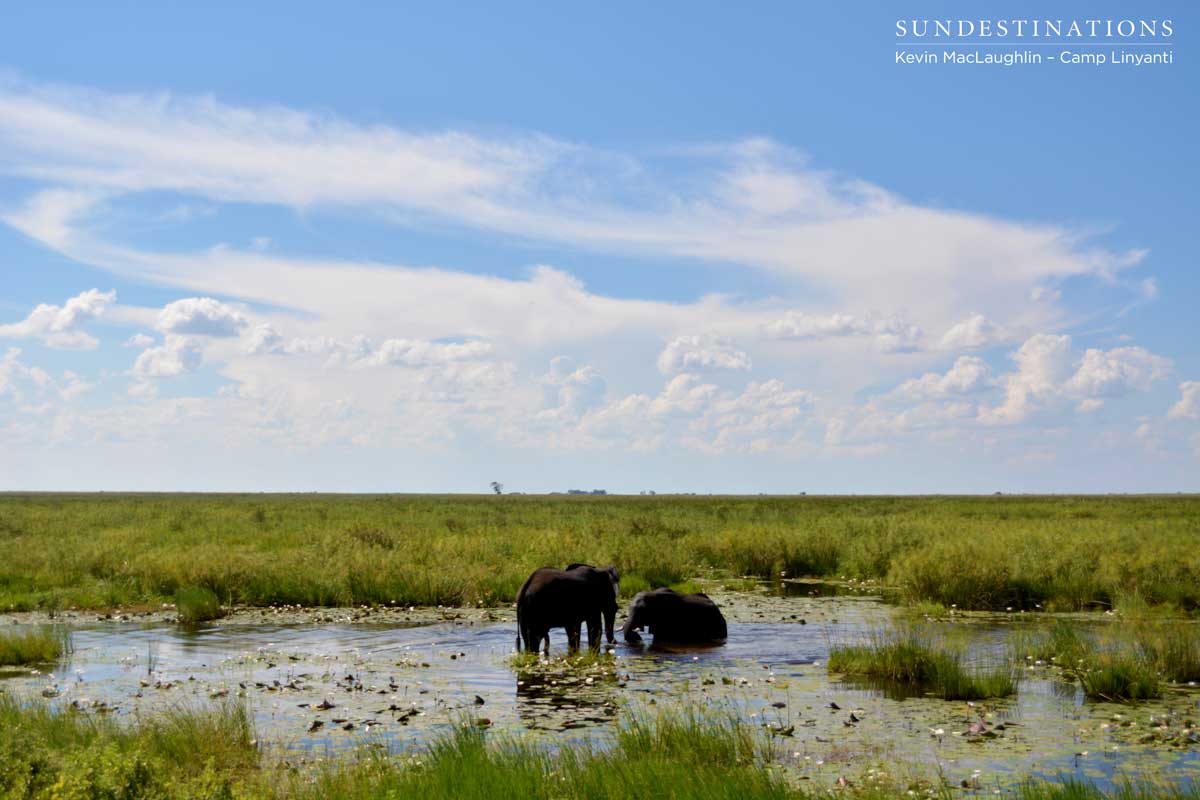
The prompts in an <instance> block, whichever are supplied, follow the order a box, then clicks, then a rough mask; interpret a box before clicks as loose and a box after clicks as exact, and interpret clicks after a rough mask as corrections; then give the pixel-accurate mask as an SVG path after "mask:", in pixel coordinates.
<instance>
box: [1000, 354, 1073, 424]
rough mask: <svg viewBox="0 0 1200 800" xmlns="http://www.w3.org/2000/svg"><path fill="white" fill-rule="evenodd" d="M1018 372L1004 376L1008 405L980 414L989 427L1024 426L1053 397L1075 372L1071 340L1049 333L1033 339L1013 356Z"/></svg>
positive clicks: (1003, 404) (1005, 397)
mask: <svg viewBox="0 0 1200 800" xmlns="http://www.w3.org/2000/svg"><path fill="white" fill-rule="evenodd" d="M1012 359H1013V361H1015V362H1016V364H1017V371H1016V372H1013V373H1008V374H1007V375H1004V376H1003V377H1002V379H1001V381H1002V383H1003V385H1004V402H1003V403H1001V404H1000V405H999V406H996V407H994V408H987V409H983V410H981V411H980V419H981V420H982V421H984V422H987V423H995V424H1003V423H1014V422H1020V421H1021V420H1024V419H1025V418H1026V417H1028V416H1029V415H1030V414H1031V413H1032V412H1033V411H1034V410H1035V409H1036V408H1037V407H1038V406H1039V404H1040V403H1042V402H1045V401H1046V400H1048V399H1049V398H1051V397H1053V396H1054V395H1055V394H1056V393H1057V392H1058V389H1059V385H1060V384H1061V383H1062V381H1064V380H1065V379H1066V377H1067V375H1069V374H1070V370H1071V337H1070V336H1065V335H1056V334H1048V333H1039V334H1035V335H1034V336H1031V337H1030V338H1029V339H1027V340H1026V341H1025V343H1024V344H1022V345H1021V347H1020V348H1019V349H1018V350H1017V351H1016V352H1015V353H1013V354H1012Z"/></svg>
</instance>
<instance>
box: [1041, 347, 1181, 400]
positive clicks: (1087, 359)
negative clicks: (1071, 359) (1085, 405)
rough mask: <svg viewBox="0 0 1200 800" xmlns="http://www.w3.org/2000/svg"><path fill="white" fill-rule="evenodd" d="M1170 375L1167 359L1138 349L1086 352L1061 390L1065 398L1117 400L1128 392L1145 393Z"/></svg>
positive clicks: (1093, 349)
mask: <svg viewBox="0 0 1200 800" xmlns="http://www.w3.org/2000/svg"><path fill="white" fill-rule="evenodd" d="M1170 373H1171V361H1170V359H1166V358H1163V357H1161V356H1156V355H1154V354H1153V353H1151V352H1149V351H1147V350H1145V349H1143V348H1141V347H1118V348H1116V349H1115V350H1108V351H1104V350H1097V349H1095V348H1089V349H1088V351H1087V352H1086V353H1084V354H1083V361H1082V363H1080V365H1079V369H1078V370H1077V371H1076V372H1075V374H1074V375H1072V376H1071V378H1070V380H1068V381H1067V383H1066V386H1065V387H1064V389H1065V390H1066V392H1067V393H1068V394H1072V395H1076V396H1082V397H1120V396H1121V395H1124V394H1128V393H1129V392H1132V391H1145V390H1147V389H1149V388H1150V384H1151V383H1153V382H1154V381H1156V380H1160V379H1162V378H1165V377H1167V375H1169V374H1170Z"/></svg>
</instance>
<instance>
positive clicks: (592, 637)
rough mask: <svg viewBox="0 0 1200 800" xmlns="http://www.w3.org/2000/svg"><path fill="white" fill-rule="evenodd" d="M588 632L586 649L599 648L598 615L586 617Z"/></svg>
mask: <svg viewBox="0 0 1200 800" xmlns="http://www.w3.org/2000/svg"><path fill="white" fill-rule="evenodd" d="M587 632H588V649H590V650H593V651H599V650H600V636H601V635H602V634H601V632H600V619H599V618H598V617H588V621H587Z"/></svg>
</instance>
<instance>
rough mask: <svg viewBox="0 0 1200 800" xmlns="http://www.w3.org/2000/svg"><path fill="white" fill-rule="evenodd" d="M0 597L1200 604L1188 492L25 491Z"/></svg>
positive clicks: (48, 604)
mask: <svg viewBox="0 0 1200 800" xmlns="http://www.w3.org/2000/svg"><path fill="white" fill-rule="evenodd" d="M0 517H3V519H4V520H5V524H6V528H5V529H6V531H9V532H10V535H5V536H3V537H0V609H3V610H31V609H45V610H51V609H66V608H70V607H75V608H111V607H113V606H117V605H140V604H155V605H157V604H159V603H162V602H169V601H170V600H171V599H172V598H173V597H174V595H175V593H176V591H178V590H179V589H180V588H181V587H189V586H205V587H207V588H208V589H210V590H211V591H213V592H214V593H215V594H216V595H217V596H218V597H219V598H220V599H221V600H222V602H224V603H226V604H233V605H257V606H266V605H275V604H280V605H281V604H293V605H303V606H317V605H321V606H330V605H332V606H346V605H362V604H368V605H370V604H380V605H390V604H405V605H461V604H476V603H482V604H484V605H500V604H505V603H509V602H512V600H513V598H515V596H516V593H517V590H518V589H519V588H520V586H521V583H522V582H523V581H524V579H525V578H526V577H527V576H528V575H529V573H530V572H531V571H532V570H533V569H535V568H537V567H539V566H543V565H548V564H557V565H560V566H561V565H565V564H567V563H570V562H572V561H581V562H586V563H593V564H605V565H607V564H615V565H616V566H617V567H618V569H619V570H620V571H621V576H622V585H621V588H622V593H623V595H625V596H628V597H631V596H633V595H634V594H636V593H637V592H638V591H640V590H644V589H650V588H656V587H659V586H671V585H675V584H678V583H680V582H683V581H690V580H693V579H695V578H697V577H698V576H705V577H709V576H711V577H716V578H719V579H721V580H723V581H726V582H728V583H729V585H731V586H742V587H744V588H747V589H749V588H751V587H752V586H754V585H756V584H753V583H750V582H743V580H742V579H769V580H772V581H774V580H778V579H779V578H780V577H781V576H782V577H788V578H799V577H804V576H813V577H829V578H842V577H845V578H857V579H863V580H865V579H875V580H877V581H885V582H887V583H889V584H891V585H894V586H896V587H898V588H899V589H900V590H901V592H902V594H903V597H904V598H905V599H906V600H908V601H913V602H928V603H934V604H939V605H941V606H943V607H945V608H947V609H954V608H957V609H959V610H966V609H993V610H1005V609H1010V608H1011V609H1014V610H1027V611H1035V610H1039V608H1040V609H1093V608H1110V607H1112V606H1113V605H1114V604H1118V603H1119V604H1121V607H1122V609H1123V610H1124V609H1133V608H1134V607H1135V605H1136V604H1137V603H1141V604H1143V605H1144V606H1145V607H1148V608H1150V607H1156V606H1169V607H1172V608H1176V609H1180V610H1184V611H1193V610H1197V609H1200V548H1197V547H1195V546H1194V544H1195V536H1196V532H1197V520H1200V498H1197V497H1194V496H1176V497H1010V496H1005V497H684V496H666V495H659V496H655V497H620V496H607V497H573V496H535V495H524V496H519V497H518V496H508V495H506V496H478V497H474V496H457V497H450V496H443V497H438V496H403V495H371V496H320V495H278V496H271V495H223V496H222V495H205V496H192V495H113V494H106V495H90V496H89V495H19V494H10V495H5V496H3V497H0Z"/></svg>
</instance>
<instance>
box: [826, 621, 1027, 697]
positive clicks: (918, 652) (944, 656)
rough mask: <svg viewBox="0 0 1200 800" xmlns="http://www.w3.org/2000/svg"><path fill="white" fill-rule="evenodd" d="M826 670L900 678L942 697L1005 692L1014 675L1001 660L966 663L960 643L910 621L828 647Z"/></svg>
mask: <svg viewBox="0 0 1200 800" xmlns="http://www.w3.org/2000/svg"><path fill="white" fill-rule="evenodd" d="M827 664H828V668H829V671H830V672H834V673H841V674H843V675H854V676H863V677H868V678H875V679H879V680H883V681H889V682H893V683H897V684H904V685H907V686H911V687H913V688H915V689H919V690H921V691H925V692H928V693H930V694H933V695H936V696H937V697H942V698H945V699H947V700H979V699H983V698H989V697H1007V696H1009V695H1011V694H1013V693H1015V692H1016V689H1017V681H1016V678H1015V676H1014V675H1013V671H1012V670H1011V669H1010V668H1009V667H1008V665H1005V664H999V665H995V666H992V667H987V668H983V667H968V666H967V665H966V664H965V663H964V656H963V652H962V650H961V649H959V648H956V647H953V646H950V645H948V644H946V643H945V642H943V641H940V640H938V639H936V638H935V637H934V636H933V635H932V634H930V633H929V632H927V631H922V630H919V629H917V628H915V627H908V628H897V629H892V630H887V631H878V632H876V633H875V634H874V635H873V636H872V637H871V639H870V640H869V641H867V642H864V643H861V644H853V645H837V646H834V647H832V648H830V651H829V660H828V662H827Z"/></svg>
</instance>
